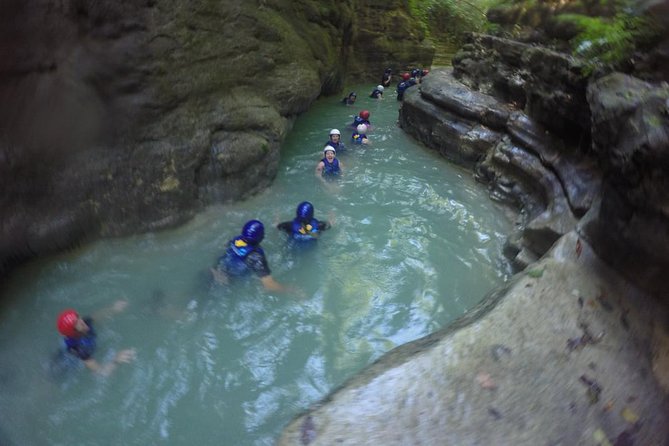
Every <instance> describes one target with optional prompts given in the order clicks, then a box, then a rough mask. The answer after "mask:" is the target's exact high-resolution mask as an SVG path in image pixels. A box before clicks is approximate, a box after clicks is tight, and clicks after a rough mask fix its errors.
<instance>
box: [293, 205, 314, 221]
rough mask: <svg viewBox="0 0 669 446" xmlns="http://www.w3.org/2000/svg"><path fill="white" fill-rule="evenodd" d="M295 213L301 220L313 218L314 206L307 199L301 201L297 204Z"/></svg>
mask: <svg viewBox="0 0 669 446" xmlns="http://www.w3.org/2000/svg"><path fill="white" fill-rule="evenodd" d="M296 215H297V218H299V219H300V220H302V221H307V220H311V219H312V218H314V206H313V205H312V204H311V203H309V202H308V201H303V202H302V203H300V204H298V205H297V211H296Z"/></svg>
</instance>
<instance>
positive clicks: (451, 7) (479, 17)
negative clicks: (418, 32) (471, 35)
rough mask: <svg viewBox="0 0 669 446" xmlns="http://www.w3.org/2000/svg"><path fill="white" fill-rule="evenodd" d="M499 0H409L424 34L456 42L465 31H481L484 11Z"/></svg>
mask: <svg viewBox="0 0 669 446" xmlns="http://www.w3.org/2000/svg"><path fill="white" fill-rule="evenodd" d="M498 1H499V0H409V2H408V3H409V10H410V11H411V14H412V15H413V16H414V17H416V18H418V19H420V21H421V23H422V24H423V29H424V30H425V33H426V35H428V36H430V37H431V38H433V39H435V40H439V41H446V42H450V43H459V42H461V41H462V39H463V37H464V35H465V34H466V33H468V32H472V31H482V30H483V29H484V28H485V26H486V25H487V23H488V20H487V19H486V11H487V10H488V8H489V7H490V6H492V5H494V4H496V3H498Z"/></svg>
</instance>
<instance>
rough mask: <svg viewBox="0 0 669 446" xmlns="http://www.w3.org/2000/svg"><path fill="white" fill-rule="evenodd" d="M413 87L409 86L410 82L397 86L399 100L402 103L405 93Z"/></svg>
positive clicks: (403, 82)
mask: <svg viewBox="0 0 669 446" xmlns="http://www.w3.org/2000/svg"><path fill="white" fill-rule="evenodd" d="M410 86H411V85H410V84H409V82H408V81H402V82H400V83H399V84H397V100H398V101H401V100H402V98H403V97H404V91H405V90H406V89H407V88H409V87H410Z"/></svg>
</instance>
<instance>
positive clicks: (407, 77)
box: [402, 72, 411, 81]
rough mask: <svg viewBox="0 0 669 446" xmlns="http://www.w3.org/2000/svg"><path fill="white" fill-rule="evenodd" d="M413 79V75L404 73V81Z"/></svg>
mask: <svg viewBox="0 0 669 446" xmlns="http://www.w3.org/2000/svg"><path fill="white" fill-rule="evenodd" d="M409 79H411V75H410V74H409V73H406V72H405V73H402V80H405V81H408V80H409Z"/></svg>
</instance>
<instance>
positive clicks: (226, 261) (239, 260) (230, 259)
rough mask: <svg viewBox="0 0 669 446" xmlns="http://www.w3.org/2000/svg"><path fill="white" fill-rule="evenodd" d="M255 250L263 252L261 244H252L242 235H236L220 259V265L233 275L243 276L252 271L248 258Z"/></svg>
mask: <svg viewBox="0 0 669 446" xmlns="http://www.w3.org/2000/svg"><path fill="white" fill-rule="evenodd" d="M254 251H255V252H259V253H261V254H263V250H262V248H261V247H260V246H255V245H251V244H250V243H247V242H245V241H244V240H243V239H242V238H241V237H236V238H234V239H232V240H230V242H229V243H228V249H227V250H226V251H225V254H223V255H222V256H221V257H220V258H219V259H218V265H219V267H220V268H222V269H223V270H224V271H225V272H226V273H228V274H230V275H232V276H243V275H244V274H247V273H249V272H250V270H249V268H248V266H247V265H246V258H247V257H248V256H249V254H251V253H252V252H254Z"/></svg>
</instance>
